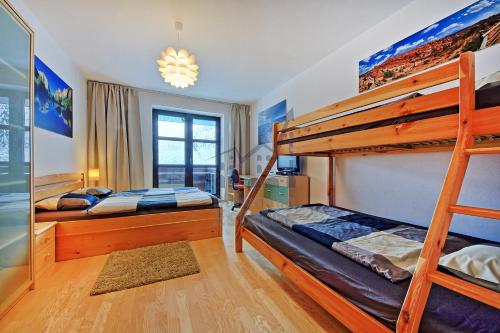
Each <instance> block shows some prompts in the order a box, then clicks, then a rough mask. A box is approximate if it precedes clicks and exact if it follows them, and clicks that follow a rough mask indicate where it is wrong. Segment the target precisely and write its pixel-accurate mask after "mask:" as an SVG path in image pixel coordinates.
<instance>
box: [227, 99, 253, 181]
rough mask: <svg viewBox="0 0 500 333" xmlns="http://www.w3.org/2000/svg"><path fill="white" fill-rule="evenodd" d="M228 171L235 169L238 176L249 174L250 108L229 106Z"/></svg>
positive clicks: (237, 105) (246, 106)
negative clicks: (238, 172) (237, 171)
mask: <svg viewBox="0 0 500 333" xmlns="http://www.w3.org/2000/svg"><path fill="white" fill-rule="evenodd" d="M229 132H230V135H229V152H230V156H229V169H228V175H230V174H231V170H232V169H233V168H236V169H238V170H239V171H240V174H248V173H249V172H250V156H249V154H250V107H249V106H248V105H240V104H232V105H231V127H230V128H229Z"/></svg>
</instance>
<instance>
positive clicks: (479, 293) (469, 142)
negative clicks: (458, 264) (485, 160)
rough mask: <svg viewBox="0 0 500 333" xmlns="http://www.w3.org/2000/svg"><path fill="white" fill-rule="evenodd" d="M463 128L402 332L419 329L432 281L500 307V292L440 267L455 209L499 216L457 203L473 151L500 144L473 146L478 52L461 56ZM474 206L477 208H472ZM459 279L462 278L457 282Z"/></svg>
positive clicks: (413, 282) (405, 306) (407, 304)
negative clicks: (438, 269) (462, 278)
mask: <svg viewBox="0 0 500 333" xmlns="http://www.w3.org/2000/svg"><path fill="white" fill-rule="evenodd" d="M459 107H460V111H459V112H460V113H459V129H458V134H457V142H456V145H455V148H454V150H453V154H452V157H451V161H450V165H449V167H448V171H447V174H446V178H445V181H444V183H443V187H442V189H441V193H440V195H439V199H438V201H437V205H436V208H435V210H434V214H433V217H432V221H431V224H430V226H429V230H428V232H427V236H426V238H425V242H424V245H423V248H422V251H421V253H420V257H419V259H418V262H417V266H416V269H415V273H414V274H413V278H412V280H411V282H410V287H409V289H408V292H407V294H406V297H405V300H404V303H403V307H402V309H401V312H400V314H399V318H398V322H397V331H398V332H400V333H406V332H418V329H419V324H420V320H421V318H422V314H423V312H424V309H425V305H426V302H427V298H428V296H429V293H430V290H431V286H432V283H436V284H439V285H441V286H443V287H446V288H448V289H451V290H454V291H455V292H458V293H460V294H463V295H466V296H468V297H471V298H474V299H476V300H478V301H481V302H483V303H486V304H489V305H491V306H494V307H497V308H499V307H500V297H499V294H498V293H495V292H492V291H491V290H489V289H486V288H483V287H479V286H477V285H474V284H472V283H470V282H465V281H463V280H460V279H456V278H453V277H452V276H450V275H447V274H444V273H440V272H438V271H437V267H438V264H439V259H440V256H441V252H442V250H443V247H444V245H445V242H446V237H447V235H448V230H449V228H450V224H451V220H452V217H453V214H454V213H458V214H463V213H465V214H467V215H476V216H478V215H479V216H489V217H498V215H497V214H498V213H499V212H498V211H495V210H491V209H484V208H475V207H465V208H463V207H464V206H459V205H457V200H458V196H459V194H460V190H461V187H462V184H463V180H464V177H465V173H466V170H467V166H468V163H469V159H470V155H471V154H475V153H477V154H481V153H482V154H488V153H496V152H498V151H499V148H488V149H481V148H473V144H474V136H473V125H472V124H473V116H474V111H475V73H474V54H473V53H472V52H467V53H463V54H462V55H461V56H460V60H459ZM472 208H474V209H472ZM457 281H458V282H457Z"/></svg>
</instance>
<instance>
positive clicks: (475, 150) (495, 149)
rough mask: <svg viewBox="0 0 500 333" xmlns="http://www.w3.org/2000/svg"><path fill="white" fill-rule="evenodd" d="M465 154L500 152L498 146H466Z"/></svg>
mask: <svg viewBox="0 0 500 333" xmlns="http://www.w3.org/2000/svg"><path fill="white" fill-rule="evenodd" d="M464 152H465V153H466V154H469V155H472V154H500V147H484V148H466V149H464Z"/></svg>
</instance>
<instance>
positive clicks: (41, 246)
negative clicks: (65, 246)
mask: <svg viewBox="0 0 500 333" xmlns="http://www.w3.org/2000/svg"><path fill="white" fill-rule="evenodd" d="M56 224H57V222H36V223H35V280H37V279H38V278H39V277H40V276H42V275H43V273H45V272H46V271H47V270H49V268H50V267H52V266H53V265H54V263H55V261H56V228H55V226H56Z"/></svg>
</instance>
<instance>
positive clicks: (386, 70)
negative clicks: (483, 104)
mask: <svg viewBox="0 0 500 333" xmlns="http://www.w3.org/2000/svg"><path fill="white" fill-rule="evenodd" d="M499 42H500V0H481V1H477V2H475V3H473V4H471V5H470V6H468V7H465V8H464V9H462V10H460V11H458V12H456V13H454V14H452V15H450V16H448V17H446V18H444V19H442V20H441V21H439V22H437V23H434V24H432V25H430V26H428V27H426V28H425V29H422V30H420V31H419V32H417V33H415V34H413V35H411V36H409V37H407V38H405V39H403V40H401V41H399V42H397V43H395V44H393V45H391V46H389V47H387V48H385V49H383V50H381V51H379V52H377V53H375V54H373V55H371V56H369V57H368V58H366V59H363V60H361V61H360V62H359V92H363V91H366V90H369V89H373V88H376V87H378V86H382V85H384V84H386V83H389V82H392V81H395V80H398V79H400V78H403V77H405V76H408V75H411V74H415V73H417V72H420V71H423V70H425V69H428V68H430V67H434V66H436V65H440V64H443V63H446V62H448V61H450V60H452V59H455V58H457V57H459V56H460V54H461V53H463V52H467V51H478V50H481V49H484V48H487V47H490V46H493V45H495V44H498V43H499Z"/></svg>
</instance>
